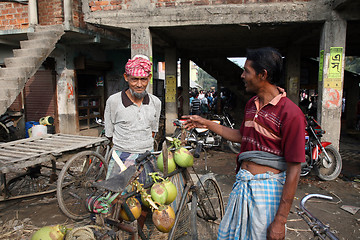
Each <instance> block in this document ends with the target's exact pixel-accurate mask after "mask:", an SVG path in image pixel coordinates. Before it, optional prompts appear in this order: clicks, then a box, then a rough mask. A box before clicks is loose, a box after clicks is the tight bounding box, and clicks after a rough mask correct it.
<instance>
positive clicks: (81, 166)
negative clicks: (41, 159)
mask: <svg viewBox="0 0 360 240" xmlns="http://www.w3.org/2000/svg"><path fill="white" fill-rule="evenodd" d="M106 171H107V163H106V162H105V159H104V157H103V156H101V155H100V154H98V153H96V152H93V151H84V152H80V153H78V154H76V155H75V156H73V157H72V158H71V159H70V160H69V161H68V162H67V163H66V164H65V166H64V167H63V169H62V170H61V172H60V175H59V179H58V183H57V199H58V203H59V207H60V209H61V210H62V211H63V213H64V214H65V215H66V216H68V217H69V218H71V219H74V220H81V219H84V218H86V217H88V216H89V215H90V213H89V211H88V210H87V208H86V206H85V201H86V199H87V198H88V197H89V196H92V195H97V194H100V193H101V191H99V190H97V189H96V188H94V187H92V183H93V182H96V181H101V180H104V179H105V177H106Z"/></svg>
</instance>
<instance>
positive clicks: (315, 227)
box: [300, 194, 338, 240]
mask: <svg viewBox="0 0 360 240" xmlns="http://www.w3.org/2000/svg"><path fill="white" fill-rule="evenodd" d="M310 198H322V199H327V200H332V199H333V197H331V196H326V195H322V194H309V195H307V196H305V197H303V198H302V199H301V201H300V208H301V210H302V211H303V213H305V214H306V215H307V216H308V217H309V219H310V220H311V221H312V223H310V222H308V220H306V219H305V218H304V217H303V219H304V220H305V221H306V223H307V224H308V225H309V226H310V228H311V230H312V231H313V232H314V233H315V234H316V235H317V236H319V237H320V238H321V239H325V238H324V237H323V236H322V233H323V234H325V235H326V236H327V237H328V238H330V239H331V240H338V238H337V237H336V236H335V235H334V234H333V233H332V232H330V229H329V227H328V226H326V225H325V224H323V223H322V222H321V221H320V220H319V219H317V218H316V217H315V216H314V215H313V214H311V213H310V211H309V210H307V209H306V208H305V203H306V201H308V200H309V199H310ZM319 228H320V230H321V231H319Z"/></svg>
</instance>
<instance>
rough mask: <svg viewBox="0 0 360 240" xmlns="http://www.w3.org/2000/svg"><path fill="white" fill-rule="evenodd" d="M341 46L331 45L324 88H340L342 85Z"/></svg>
mask: <svg viewBox="0 0 360 240" xmlns="http://www.w3.org/2000/svg"><path fill="white" fill-rule="evenodd" d="M342 58H343V48H342V47H331V48H330V58H329V66H328V74H327V78H326V79H324V88H332V89H336V90H341V87H342V78H341V73H342Z"/></svg>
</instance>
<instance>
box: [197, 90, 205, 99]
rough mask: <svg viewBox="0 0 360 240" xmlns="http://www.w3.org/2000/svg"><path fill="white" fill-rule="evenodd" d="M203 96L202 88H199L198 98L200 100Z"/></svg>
mask: <svg viewBox="0 0 360 240" xmlns="http://www.w3.org/2000/svg"><path fill="white" fill-rule="evenodd" d="M204 97H205V93H204V90H200V93H199V95H198V99H200V100H202V99H203V98H204Z"/></svg>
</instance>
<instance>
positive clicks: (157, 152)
mask: <svg viewBox="0 0 360 240" xmlns="http://www.w3.org/2000/svg"><path fill="white" fill-rule="evenodd" d="M184 148H186V149H188V148H191V146H184ZM174 150H175V148H171V149H170V151H174ZM161 152H162V151H146V152H145V153H143V154H140V155H139V156H138V157H137V158H136V159H135V162H136V163H141V162H142V161H143V160H145V159H146V158H148V157H150V156H151V155H154V156H156V155H159V154H161Z"/></svg>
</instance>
